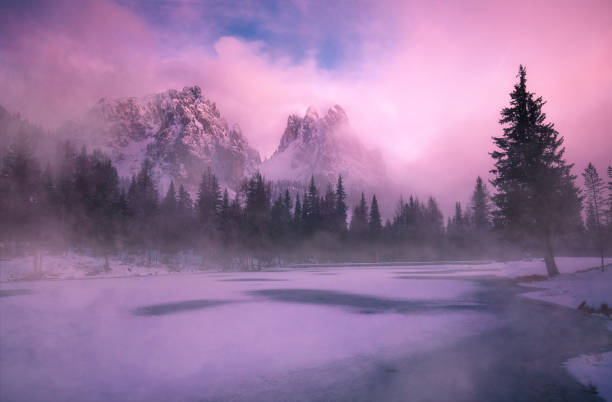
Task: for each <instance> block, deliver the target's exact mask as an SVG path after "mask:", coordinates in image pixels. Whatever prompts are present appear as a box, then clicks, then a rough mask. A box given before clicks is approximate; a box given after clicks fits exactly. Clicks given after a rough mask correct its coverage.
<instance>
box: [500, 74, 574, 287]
mask: <svg viewBox="0 0 612 402" xmlns="http://www.w3.org/2000/svg"><path fill="white" fill-rule="evenodd" d="M526 83H527V79H526V71H525V68H524V67H523V66H520V68H519V82H518V83H517V84H516V85H515V86H514V91H513V92H512V93H511V94H510V97H511V101H510V107H506V108H504V109H503V110H502V112H501V119H500V121H499V122H500V124H501V125H502V126H504V127H503V131H504V134H503V136H501V137H494V138H493V140H494V143H495V145H496V147H497V148H498V149H497V150H495V151H493V152H492V153H491V156H492V157H493V159H494V160H495V168H494V169H493V170H491V173H493V174H494V175H495V178H494V179H493V180H492V184H493V185H494V186H495V187H496V188H497V193H496V194H495V195H494V197H493V200H494V202H495V204H496V205H497V210H496V211H495V223H496V224H497V225H498V226H499V227H501V228H503V229H504V230H505V233H507V234H508V235H509V236H510V237H511V238H512V239H515V240H516V239H520V238H524V237H526V236H529V235H534V236H535V237H536V239H537V240H538V241H539V242H540V243H541V245H542V247H543V249H544V254H545V262H546V270H547V272H548V274H549V275H550V276H554V275H557V274H558V273H559V271H558V269H557V266H556V263H555V258H554V250H553V236H554V235H555V234H556V233H559V232H562V231H564V230H567V228H568V226H569V225H571V224H573V222H576V220H577V219H579V214H580V209H581V198H580V193H579V190H578V188H577V187H576V185H575V184H574V180H575V176H572V174H571V168H572V165H567V164H566V162H565V160H564V158H563V156H564V152H565V149H564V148H563V147H562V145H563V140H564V139H563V137H560V136H559V133H558V132H557V131H556V130H555V129H554V125H553V124H552V123H546V122H545V120H546V114H545V113H543V112H542V107H543V106H544V104H545V102H544V101H543V100H542V98H541V97H539V98H535V96H534V94H533V93H531V92H528V91H527V86H526Z"/></svg>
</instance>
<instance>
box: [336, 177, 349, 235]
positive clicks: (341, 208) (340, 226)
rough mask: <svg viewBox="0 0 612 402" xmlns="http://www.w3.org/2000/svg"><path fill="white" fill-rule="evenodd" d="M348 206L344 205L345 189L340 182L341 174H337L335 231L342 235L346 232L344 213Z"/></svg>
mask: <svg viewBox="0 0 612 402" xmlns="http://www.w3.org/2000/svg"><path fill="white" fill-rule="evenodd" d="M347 211H348V207H347V206H346V191H345V190H344V184H343V183H342V175H338V183H337V184H336V211H335V218H334V224H335V231H336V232H337V233H338V234H340V235H344V233H345V232H346V230H347V229H346V217H347V216H346V213H347Z"/></svg>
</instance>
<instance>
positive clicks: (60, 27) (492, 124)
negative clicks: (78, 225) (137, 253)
mask: <svg viewBox="0 0 612 402" xmlns="http://www.w3.org/2000/svg"><path fill="white" fill-rule="evenodd" d="M2 7H3V8H2V9H3V13H2V15H3V16H2V28H1V29H2V38H3V39H2V50H0V52H1V55H2V59H3V60H4V61H5V62H3V63H2V65H1V67H0V69H1V70H0V80H1V81H0V82H1V86H2V88H3V91H1V93H0V104H2V105H4V106H5V107H8V108H9V109H10V110H11V111H13V112H20V113H22V114H23V115H25V116H26V117H28V118H29V119H31V120H33V121H34V122H37V123H39V124H43V125H44V126H45V127H48V128H50V129H53V128H56V127H58V126H59V125H61V124H62V123H63V122H64V121H65V120H66V119H75V118H78V117H79V116H81V115H82V114H83V113H84V112H86V111H87V110H88V108H90V107H91V106H92V105H93V104H94V103H95V102H96V101H97V100H98V99H99V98H101V97H110V98H114V97H123V96H142V95H146V94H151V93H156V92H161V91H164V90H167V89H169V88H176V89H180V88H182V87H184V86H186V85H194V84H197V85H199V86H201V87H202V88H203V92H204V94H205V96H206V97H208V98H210V99H212V100H214V101H215V102H217V103H218V104H219V106H220V108H221V110H222V111H223V114H224V115H225V116H227V118H228V120H229V121H230V122H237V123H239V124H240V125H241V127H242V128H243V131H244V132H245V135H246V136H247V138H248V139H249V141H250V142H251V144H252V145H253V146H254V147H255V148H256V149H258V150H259V151H260V152H261V153H262V155H263V156H264V157H265V156H269V155H271V153H272V152H273V151H274V149H275V147H276V146H277V144H278V141H279V139H280V137H281V135H282V131H283V128H284V124H285V122H286V118H287V116H288V115H289V114H290V113H298V114H301V113H303V112H304V110H306V109H307V107H308V106H310V105H313V106H316V107H318V108H320V109H325V108H326V107H328V106H330V105H333V104H340V105H342V106H343V107H344V108H345V109H346V110H347V112H348V115H349V116H350V119H351V122H352V125H353V127H355V128H357V130H358V132H359V135H360V137H361V138H362V139H363V141H365V142H366V143H367V144H368V145H374V146H376V147H379V148H380V149H381V150H382V152H383V153H384V155H385V158H386V160H387V162H388V165H389V167H390V169H391V171H392V173H393V175H394V176H396V177H401V178H402V180H398V181H400V182H401V184H402V186H405V190H403V191H404V192H405V194H404V195H405V196H406V195H407V194H408V193H419V194H427V195H433V196H435V197H436V198H438V199H439V200H440V202H441V203H442V205H443V210H444V211H450V210H451V209H452V205H453V203H454V202H455V201H456V200H458V199H459V200H466V199H467V198H468V197H469V190H468V189H469V187H470V184H471V183H472V182H473V180H474V178H475V177H476V176H478V175H480V176H483V177H484V176H486V175H487V172H488V171H489V169H490V167H489V160H488V156H487V153H488V152H490V151H491V150H492V149H491V145H490V144H491V143H490V138H491V136H494V135H498V134H499V132H500V131H501V130H500V128H499V126H498V125H497V115H498V113H499V110H500V109H501V108H502V107H503V106H504V105H505V99H506V97H507V94H508V93H509V92H510V90H511V89H512V88H511V85H510V84H509V80H508V79H509V78H511V77H513V76H514V75H515V74H516V68H517V66H518V64H520V63H523V64H525V65H527V66H528V67H529V68H530V83H532V85H533V88H534V89H535V92H536V93H538V94H541V95H542V96H544V97H545V99H550V103H549V104H548V105H547V113H548V116H549V118H550V119H551V120H552V121H553V122H555V123H556V126H557V129H558V130H559V131H560V132H561V134H562V135H564V136H565V137H566V140H567V141H566V144H567V146H568V157H569V159H570V160H571V161H573V162H575V163H577V165H578V166H582V165H586V163H587V162H588V161H593V162H594V163H596V164H597V165H599V166H603V165H604V164H606V163H609V155H610V149H611V148H610V146H609V141H607V138H609V133H608V132H607V128H606V127H608V126H609V121H608V119H609V117H608V115H607V114H606V113H605V112H604V111H606V110H609V109H610V107H612V105H611V104H610V97H609V96H608V94H609V93H610V90H611V89H612V87H611V85H612V79H611V78H610V74H609V68H608V65H609V60H610V57H612V56H611V54H610V48H609V46H608V45H609V43H610V40H611V34H612V29H611V28H610V27H611V26H612V23H611V21H610V15H611V14H612V12H610V5H609V4H608V3H606V2H597V1H590V2H588V3H587V4H584V5H582V6H581V7H578V6H576V5H575V4H573V3H572V2H561V3H559V4H556V5H555V8H554V10H548V7H549V6H548V5H546V4H544V3H538V4H533V3H531V2H525V3H522V4H520V5H518V6H516V7H515V6H512V7H510V5H505V4H501V3H498V4H494V5H488V6H487V7H481V6H479V5H478V4H476V3H473V2H468V3H467V4H462V5H456V4H446V6H445V7H441V8H438V7H435V6H434V5H400V4H398V3H396V2H377V3H376V4H370V3H364V4H360V6H354V5H353V4H352V3H350V2H349V3H344V2H340V3H338V4H334V5H323V4H317V5H316V6H314V5H311V6H306V5H304V4H301V2H293V3H289V4H287V5H286V7H283V8H277V9H276V10H277V11H273V8H271V9H268V8H259V7H255V6H254V5H250V4H248V3H246V2H245V3H244V4H241V6H240V7H227V6H223V5H219V4H208V3H206V2H205V3H202V5H199V4H197V3H195V4H194V3H191V2H169V3H164V2H161V3H160V5H158V6H157V7H149V8H147V7H145V6H143V5H140V4H138V3H128V2H125V3H124V2H113V1H109V0H105V1H101V2H100V1H95V2H94V1H91V2H89V1H88V2H84V3H82V4H81V6H79V7H78V8H75V7H74V6H73V4H72V3H71V2H66V1H60V2H46V1H36V2H27V3H21V2H10V1H9V2H5V3H4V5H3V6H2ZM237 9H240V10H242V11H241V12H240V13H237ZM519 14H520V15H521V18H522V29H521V30H520V31H518V32H517V31H516V29H514V22H513V21H514V20H513V16H514V15H519ZM337 15H342V18H335V17H334V16H337ZM249 24H250V25H249ZM250 26H254V27H257V28H252V29H251V30H249V28H243V27H250ZM232 29H233V30H234V31H232ZM253 30H254V32H253ZM326 43H329V46H331V48H330V50H329V51H328V52H327V53H325V52H324V51H323V50H324V49H326V48H325V44H326ZM328 53H329V54H328ZM456 166H461V167H462V169H461V171H457V169H455V167H456ZM449 171H453V175H449V174H448V172H449Z"/></svg>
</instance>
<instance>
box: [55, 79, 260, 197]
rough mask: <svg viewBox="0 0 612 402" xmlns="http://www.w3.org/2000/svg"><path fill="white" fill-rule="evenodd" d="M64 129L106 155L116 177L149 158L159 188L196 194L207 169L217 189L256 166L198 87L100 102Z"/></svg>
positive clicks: (253, 155) (239, 137)
mask: <svg viewBox="0 0 612 402" xmlns="http://www.w3.org/2000/svg"><path fill="white" fill-rule="evenodd" d="M67 130H68V131H69V132H71V133H72V137H73V138H76V139H77V142H81V141H82V142H83V143H84V144H88V145H89V146H90V147H96V148H101V149H102V150H103V151H105V152H106V153H108V154H109V155H110V156H111V158H112V160H113V162H114V163H115V164H116V166H117V168H118V170H119V174H120V175H121V176H130V175H132V174H135V173H137V172H138V170H139V168H140V165H141V163H142V161H143V160H144V159H145V158H149V159H150V160H151V161H152V162H153V164H154V167H155V171H156V174H157V175H158V176H159V180H160V183H161V185H162V186H166V185H167V184H168V183H169V182H170V180H174V181H175V182H176V183H177V184H184V185H185V186H186V187H187V188H188V189H190V190H191V191H195V190H196V189H197V186H198V183H199V180H200V177H201V174H202V172H204V171H205V170H206V169H207V168H208V167H210V168H212V169H213V171H214V172H215V173H216V174H217V176H218V177H219V180H220V182H221V184H222V185H224V186H228V187H230V188H236V186H237V185H238V184H239V181H240V180H241V179H242V178H243V177H244V176H245V175H248V174H250V173H251V172H253V171H254V170H255V169H257V167H258V165H259V164H260V158H259V153H258V152H257V151H255V150H254V149H253V148H251V147H250V146H249V144H248V142H247V140H246V138H245V137H244V136H243V135H242V132H241V131H240V128H239V127H238V126H237V125H234V126H232V127H230V126H229V125H228V123H227V122H226V120H225V119H223V118H222V117H221V114H220V112H219V110H218V109H217V106H216V105H215V103H213V102H211V101H210V100H208V99H206V98H204V97H203V96H202V92H201V89H200V88H199V87H197V86H194V87H185V88H183V90H182V91H177V90H169V91H166V92H162V93H159V94H155V95H150V96H146V97H143V98H125V99H101V100H100V101H99V102H98V103H97V104H96V105H95V106H94V107H93V108H92V110H91V111H90V112H89V113H88V115H87V116H86V117H85V118H84V119H83V120H82V121H81V122H79V123H77V124H73V125H71V126H69V127H68V128H67Z"/></svg>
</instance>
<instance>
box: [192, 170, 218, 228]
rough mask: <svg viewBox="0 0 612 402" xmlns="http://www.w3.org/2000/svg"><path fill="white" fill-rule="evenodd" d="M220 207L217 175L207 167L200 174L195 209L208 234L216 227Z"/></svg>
mask: <svg viewBox="0 0 612 402" xmlns="http://www.w3.org/2000/svg"><path fill="white" fill-rule="evenodd" d="M220 208H221V190H220V188H219V181H218V179H217V176H215V174H214V173H213V172H212V170H211V169H210V168H208V169H207V170H206V171H205V172H204V174H203V175H202V181H201V182H200V189H199V191H198V199H197V202H196V209H197V212H198V217H199V219H200V223H201V224H202V225H204V230H205V232H207V233H208V234H211V233H212V231H213V230H214V229H215V228H216V227H217V224H218V221H217V218H218V214H219V209H220Z"/></svg>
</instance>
